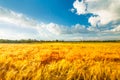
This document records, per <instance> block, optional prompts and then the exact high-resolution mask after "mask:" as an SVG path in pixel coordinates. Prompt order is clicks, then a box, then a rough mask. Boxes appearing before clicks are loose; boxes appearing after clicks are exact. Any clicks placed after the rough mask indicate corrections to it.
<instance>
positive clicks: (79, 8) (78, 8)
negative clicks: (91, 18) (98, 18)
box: [71, 0, 87, 15]
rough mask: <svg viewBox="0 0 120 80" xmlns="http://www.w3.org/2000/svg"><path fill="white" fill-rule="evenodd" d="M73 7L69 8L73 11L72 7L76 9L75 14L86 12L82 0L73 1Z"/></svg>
mask: <svg viewBox="0 0 120 80" xmlns="http://www.w3.org/2000/svg"><path fill="white" fill-rule="evenodd" d="M73 7H74V8H72V9H71V10H72V12H73V9H76V14H78V15H81V14H85V13H86V8H87V6H86V4H85V3H84V1H83V0H82V1H81V2H80V1H79V0H76V1H75V2H74V3H73Z"/></svg>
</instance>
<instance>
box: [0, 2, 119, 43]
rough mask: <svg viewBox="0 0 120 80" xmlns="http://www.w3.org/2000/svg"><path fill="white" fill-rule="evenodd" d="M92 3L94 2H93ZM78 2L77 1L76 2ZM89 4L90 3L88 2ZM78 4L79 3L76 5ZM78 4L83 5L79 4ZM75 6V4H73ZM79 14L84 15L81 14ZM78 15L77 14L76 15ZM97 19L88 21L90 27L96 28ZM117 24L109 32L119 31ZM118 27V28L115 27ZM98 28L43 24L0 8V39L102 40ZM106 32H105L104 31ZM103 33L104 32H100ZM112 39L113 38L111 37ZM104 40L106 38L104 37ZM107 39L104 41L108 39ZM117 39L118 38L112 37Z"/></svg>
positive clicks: (93, 18) (78, 25) (92, 18)
mask: <svg viewBox="0 0 120 80" xmlns="http://www.w3.org/2000/svg"><path fill="white" fill-rule="evenodd" d="M93 1H94V0H93ZM78 2H79V1H78ZM89 2H90V1H89ZM78 4H79V3H78ZM80 4H84V1H83V2H80ZM75 5H77V3H76V4H75ZM80 13H81V14H82V13H84V12H81V11H80ZM77 14H78V15H79V13H77ZM99 19H100V18H99V17H98V18H97V17H96V16H95V17H94V16H92V17H91V18H90V19H89V22H90V23H91V25H94V26H96V25H97V24H96V23H98V22H99ZM118 25H119V23H118V24H117V25H116V26H115V27H112V28H111V31H114V32H115V31H119V26H118ZM117 26H118V27H117ZM98 29H99V28H97V29H96V27H85V26H84V25H80V24H75V25H72V26H69V27H68V26H64V25H59V24H56V23H53V22H51V23H43V22H39V21H36V20H33V19H31V18H29V17H27V16H25V15H24V14H21V13H16V12H14V11H12V10H9V9H6V8H3V7H0V39H38V40H56V39H58V40H76V41H77V40H89V39H90V40H92V39H93V40H94V39H103V38H104V37H102V36H104V35H101V36H100V33H99V30H98ZM106 31H107V30H106ZM102 32H104V33H105V31H102ZM113 37H114V36H113ZM105 38H106V37H105ZM109 38H111V37H108V38H106V39H109ZM114 38H118V36H116V37H114Z"/></svg>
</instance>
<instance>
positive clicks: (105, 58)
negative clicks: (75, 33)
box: [0, 43, 120, 80]
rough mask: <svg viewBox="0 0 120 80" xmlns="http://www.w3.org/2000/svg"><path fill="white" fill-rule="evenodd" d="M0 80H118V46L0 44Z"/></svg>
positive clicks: (119, 46) (119, 72) (119, 62)
mask: <svg viewBox="0 0 120 80" xmlns="http://www.w3.org/2000/svg"><path fill="white" fill-rule="evenodd" d="M0 80H120V43H41V44H40V43H38V44H0Z"/></svg>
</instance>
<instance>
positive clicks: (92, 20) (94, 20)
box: [88, 16, 100, 27]
mask: <svg viewBox="0 0 120 80" xmlns="http://www.w3.org/2000/svg"><path fill="white" fill-rule="evenodd" d="M88 22H89V23H91V25H92V26H93V27H96V26H98V25H99V23H100V17H99V16H92V17H90V18H89V20H88Z"/></svg>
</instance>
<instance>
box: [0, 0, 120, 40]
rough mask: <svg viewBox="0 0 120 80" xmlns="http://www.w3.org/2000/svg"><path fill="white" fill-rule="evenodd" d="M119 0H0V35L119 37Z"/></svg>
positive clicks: (38, 37) (44, 38) (3, 36)
mask: <svg viewBox="0 0 120 80" xmlns="http://www.w3.org/2000/svg"><path fill="white" fill-rule="evenodd" d="M119 5H120V1H116V0H106V1H104V0H19V1H16V0H0V38H1V39H29V38H30V39H38V40H56V39H58V40H109V39H110V40H111V39H120V11H119V9H120V7H119Z"/></svg>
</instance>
